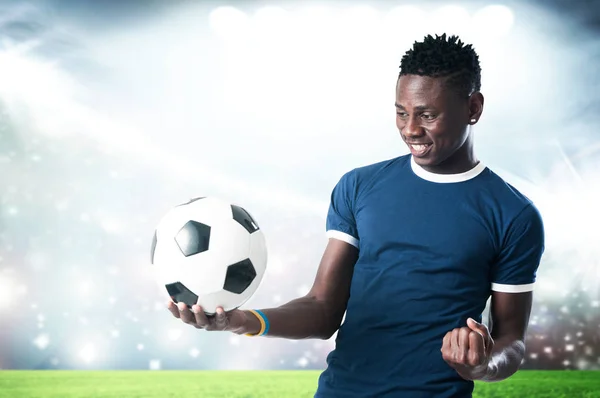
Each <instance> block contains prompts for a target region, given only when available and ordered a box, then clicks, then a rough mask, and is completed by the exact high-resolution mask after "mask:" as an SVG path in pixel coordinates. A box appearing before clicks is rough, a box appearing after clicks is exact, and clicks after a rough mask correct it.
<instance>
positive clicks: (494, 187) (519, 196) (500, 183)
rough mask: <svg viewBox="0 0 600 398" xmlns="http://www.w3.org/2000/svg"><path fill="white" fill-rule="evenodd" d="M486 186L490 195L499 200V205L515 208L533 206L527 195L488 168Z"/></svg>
mask: <svg viewBox="0 0 600 398" xmlns="http://www.w3.org/2000/svg"><path fill="white" fill-rule="evenodd" d="M486 185H487V188H488V189H489V190H490V191H491V193H493V194H494V196H495V197H496V198H498V199H500V203H505V204H506V205H514V206H517V207H527V206H530V205H532V206H533V201H532V200H531V199H530V198H529V197H528V196H527V195H525V194H524V193H523V192H521V191H520V190H519V189H517V188H516V187H515V186H514V185H512V184H511V183H509V182H508V181H507V180H505V179H504V178H502V177H501V176H500V175H498V174H497V173H496V172H494V171H493V170H491V169H490V168H488V178H486Z"/></svg>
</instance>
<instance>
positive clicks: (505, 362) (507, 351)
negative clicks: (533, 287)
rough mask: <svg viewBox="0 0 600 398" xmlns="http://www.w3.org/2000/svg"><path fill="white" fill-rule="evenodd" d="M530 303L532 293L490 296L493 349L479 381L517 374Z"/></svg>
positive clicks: (521, 356)
mask: <svg viewBox="0 0 600 398" xmlns="http://www.w3.org/2000/svg"><path fill="white" fill-rule="evenodd" d="M532 301H533V293H532V292H525V293H501V292H492V300H491V308H490V317H489V329H490V332H491V336H492V338H493V340H494V348H493V350H492V353H491V357H490V361H489V363H488V366H487V372H486V373H485V375H484V376H482V377H480V380H484V381H490V382H492V381H500V380H504V379H507V378H509V377H510V376H512V375H513V374H514V373H515V372H516V371H517V370H519V367H520V366H521V362H522V361H523V358H524V357H525V333H526V331H527V325H528V324H529V316H530V314H531V306H532Z"/></svg>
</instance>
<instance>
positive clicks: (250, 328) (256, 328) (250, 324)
mask: <svg viewBox="0 0 600 398" xmlns="http://www.w3.org/2000/svg"><path fill="white" fill-rule="evenodd" d="M242 312H243V313H244V319H245V321H244V324H243V326H242V327H241V328H240V330H239V331H238V334H257V333H258V332H260V329H261V324H260V321H259V320H258V318H257V317H256V315H254V314H253V313H252V312H250V311H248V310H243V311H242Z"/></svg>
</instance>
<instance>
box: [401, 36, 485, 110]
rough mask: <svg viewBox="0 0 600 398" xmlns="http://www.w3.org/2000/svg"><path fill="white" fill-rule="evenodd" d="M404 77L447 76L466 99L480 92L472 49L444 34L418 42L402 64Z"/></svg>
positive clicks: (477, 70)
mask: <svg viewBox="0 0 600 398" xmlns="http://www.w3.org/2000/svg"><path fill="white" fill-rule="evenodd" d="M403 75H420V76H429V77H447V80H446V83H447V84H448V86H449V87H450V88H452V89H454V90H456V91H457V93H458V94H459V95H460V96H461V97H465V98H468V97H469V96H470V95H471V94H472V93H474V92H476V91H479V90H480V89H481V67H480V66H479V56H478V55H477V53H476V52H475V50H474V49H473V46H472V45H471V44H468V45H465V44H464V43H463V42H462V41H460V39H459V38H458V36H450V37H448V38H446V34H445V33H444V34H443V35H441V36H438V35H435V37H433V36H431V35H427V36H426V37H425V39H423V41H422V42H415V43H414V44H413V47H412V48H411V49H410V50H408V51H407V52H406V53H405V54H404V56H403V57H402V60H401V62H400V75H399V76H403Z"/></svg>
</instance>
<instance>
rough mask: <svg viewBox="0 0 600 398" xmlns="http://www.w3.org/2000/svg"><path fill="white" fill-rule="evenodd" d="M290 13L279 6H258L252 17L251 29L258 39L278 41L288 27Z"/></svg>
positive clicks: (284, 34) (285, 33) (286, 31)
mask: <svg viewBox="0 0 600 398" xmlns="http://www.w3.org/2000/svg"><path fill="white" fill-rule="evenodd" d="M291 18H292V17H291V15H290V13H289V11H287V10H286V9H284V8H281V7H275V6H267V7H262V8H259V9H258V10H257V11H256V12H255V13H254V16H253V18H252V29H253V30H254V33H255V34H258V35H259V36H260V40H269V41H279V39H280V38H282V37H285V36H286V35H287V34H289V33H288V30H289V29H290V24H291Z"/></svg>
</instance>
